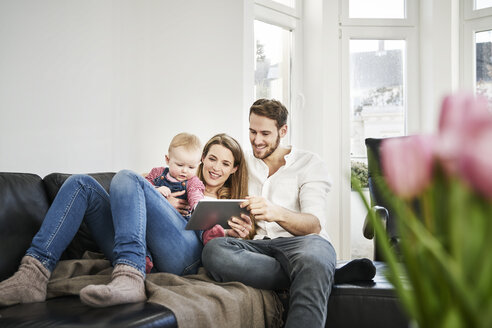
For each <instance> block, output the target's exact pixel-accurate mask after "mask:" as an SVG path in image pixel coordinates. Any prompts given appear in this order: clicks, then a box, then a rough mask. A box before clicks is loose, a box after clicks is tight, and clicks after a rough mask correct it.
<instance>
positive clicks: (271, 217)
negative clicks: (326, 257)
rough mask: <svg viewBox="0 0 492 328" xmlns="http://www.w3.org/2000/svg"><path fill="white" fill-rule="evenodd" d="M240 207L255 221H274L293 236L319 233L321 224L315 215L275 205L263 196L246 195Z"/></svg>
mask: <svg viewBox="0 0 492 328" xmlns="http://www.w3.org/2000/svg"><path fill="white" fill-rule="evenodd" d="M241 208H247V209H248V210H249V211H250V213H251V214H253V215H254V216H255V220H256V221H260V220H263V221H268V222H276V223H277V224H278V225H280V226H281V227H282V228H284V229H285V230H287V231H288V232H290V233H291V234H293V235H294V236H304V235H308V234H310V233H319V232H320V231H321V226H320V223H319V220H318V218H317V217H316V216H314V215H312V214H309V213H298V212H293V211H290V210H287V209H285V208H283V207H281V206H278V205H275V204H274V203H272V202H270V201H269V200H268V199H266V198H264V197H250V196H248V197H246V201H244V202H243V203H241Z"/></svg>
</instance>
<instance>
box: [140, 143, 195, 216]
mask: <svg viewBox="0 0 492 328" xmlns="http://www.w3.org/2000/svg"><path fill="white" fill-rule="evenodd" d="M201 155H202V145H201V143H200V140H199V139H198V137H197V136H195V135H193V134H189V133H179V134H177V135H176V136H175V137H174V138H173V139H172V140H171V143H170V144H169V149H168V154H167V155H166V164H167V165H168V167H155V168H153V169H152V170H151V171H150V172H149V174H147V175H146V177H145V178H146V179H147V180H148V181H149V182H150V183H151V184H152V185H154V186H155V187H156V188H157V190H158V191H159V192H160V193H161V194H162V195H163V196H164V197H166V198H168V197H169V196H170V195H171V193H174V192H178V191H182V190H185V191H186V192H185V193H184V194H183V195H181V196H177V198H181V199H186V200H187V201H188V204H189V206H190V209H194V208H195V206H196V204H197V203H198V201H199V200H200V199H202V198H203V192H204V190H205V186H204V185H203V182H202V181H201V180H200V179H198V177H197V176H196V171H197V167H198V164H200V160H201Z"/></svg>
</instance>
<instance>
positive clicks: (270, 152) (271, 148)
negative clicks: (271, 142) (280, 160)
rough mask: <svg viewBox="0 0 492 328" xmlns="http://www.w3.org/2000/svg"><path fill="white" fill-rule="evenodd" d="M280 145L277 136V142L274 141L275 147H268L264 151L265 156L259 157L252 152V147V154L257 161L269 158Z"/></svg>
mask: <svg viewBox="0 0 492 328" xmlns="http://www.w3.org/2000/svg"><path fill="white" fill-rule="evenodd" d="M279 144H280V135H278V136H277V140H276V141H275V146H273V147H268V148H267V149H266V151H265V154H264V155H263V156H261V157H260V156H259V155H258V154H256V152H255V151H254V150H255V148H254V147H253V154H254V155H255V157H256V158H258V159H265V158H267V157H268V156H270V155H271V154H273V152H274V151H275V150H276V149H277V148H278V145H279Z"/></svg>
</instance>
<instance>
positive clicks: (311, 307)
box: [202, 235, 336, 327]
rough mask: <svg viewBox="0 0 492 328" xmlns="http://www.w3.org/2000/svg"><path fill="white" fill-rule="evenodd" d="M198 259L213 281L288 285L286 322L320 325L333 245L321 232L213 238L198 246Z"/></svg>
mask: <svg viewBox="0 0 492 328" xmlns="http://www.w3.org/2000/svg"><path fill="white" fill-rule="evenodd" d="M202 261H203V265H204V267H205V268H206V269H207V271H208V272H209V274H210V275H211V276H212V277H213V278H214V279H215V280H217V281H221V282H227V281H239V282H242V283H244V284H246V285H249V286H252V287H255V288H261V289H271V290H283V289H288V288H290V300H289V302H290V304H289V314H288V316H287V321H286V324H285V327H324V325H325V320H326V309H327V304H328V298H329V296H330V293H331V287H332V285H333V277H334V273H335V265H336V254H335V250H334V248H333V246H332V245H331V244H330V242H328V241H327V240H325V239H324V238H322V237H320V236H318V235H308V236H297V237H287V238H276V239H268V240H242V239H236V238H216V239H212V240H211V241H209V242H208V243H207V245H206V246H205V248H204V249H203V253H202Z"/></svg>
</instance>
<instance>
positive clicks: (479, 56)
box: [461, 0, 492, 107]
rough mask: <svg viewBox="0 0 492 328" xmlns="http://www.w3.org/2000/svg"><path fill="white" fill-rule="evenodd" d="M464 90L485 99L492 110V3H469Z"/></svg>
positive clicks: (470, 0) (483, 0)
mask: <svg viewBox="0 0 492 328" xmlns="http://www.w3.org/2000/svg"><path fill="white" fill-rule="evenodd" d="M462 34H463V39H462V44H463V65H462V68H461V76H462V83H463V87H464V88H466V89H472V90H473V91H474V92H475V93H476V94H479V95H482V96H485V97H486V98H487V99H488V100H489V104H490V105H491V107H492V0H481V1H479V0H476V1H473V0H467V1H465V15H464V19H463V33H462Z"/></svg>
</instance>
